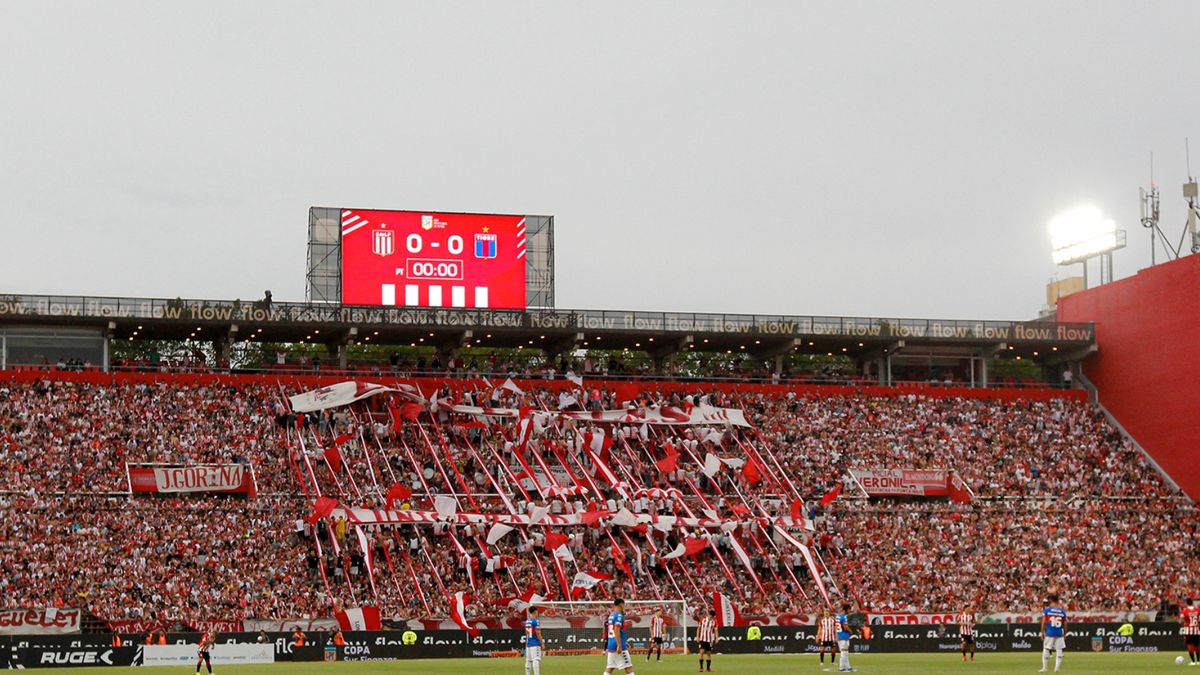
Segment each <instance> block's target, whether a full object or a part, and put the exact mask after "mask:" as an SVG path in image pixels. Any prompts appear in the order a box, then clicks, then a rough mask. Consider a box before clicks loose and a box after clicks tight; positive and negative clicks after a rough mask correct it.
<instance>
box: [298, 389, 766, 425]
mask: <svg viewBox="0 0 1200 675" xmlns="http://www.w3.org/2000/svg"><path fill="white" fill-rule="evenodd" d="M387 392H397V393H399V394H401V395H403V396H404V397H405V398H408V399H410V400H414V401H421V402H423V403H425V404H426V405H428V404H429V401H427V400H426V399H424V398H421V397H420V396H419V395H418V394H417V391H416V388H415V387H413V386H412V385H406V384H402V385H399V387H397V388H392V387H385V386H383V385H382V384H372V383H370V382H353V381H351V382H338V383H337V384H331V385H329V386H328V387H321V388H320V389H314V390H312V391H306V392H304V393H303V394H297V395H295V396H292V397H290V399H289V400H290V401H291V402H292V411H293V412H298V413H305V412H314V411H318V410H327V409H329V408H339V407H341V406H345V405H350V404H351V403H354V402H355V401H360V400H362V399H364V398H367V397H369V396H374V395H376V394H383V393H387ZM436 407H439V409H444V410H449V411H450V412H454V413H458V414H460V415H473V416H476V417H514V418H515V417H520V416H521V414H520V413H521V411H520V410H517V409H516V408H485V407H480V406H470V405H456V406H449V407H444V406H441V405H439V406H436ZM539 415H544V416H546V417H550V416H558V417H561V418H562V419H571V420H580V421H584V422H598V423H615V424H656V425H660V424H661V425H681V426H700V425H714V426H724V425H727V424H728V425H732V426H735V427H749V426H750V423H749V422H747V421H746V415H745V413H743V412H742V411H741V410H738V409H736V408H714V407H712V406H710V405H697V406H687V407H684V408H677V407H674V406H662V407H657V408H631V409H629V410H594V411H592V412H548V413H539Z"/></svg>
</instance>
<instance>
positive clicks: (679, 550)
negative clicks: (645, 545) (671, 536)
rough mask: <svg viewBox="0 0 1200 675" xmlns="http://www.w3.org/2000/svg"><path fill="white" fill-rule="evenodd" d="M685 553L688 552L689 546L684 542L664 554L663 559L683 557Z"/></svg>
mask: <svg viewBox="0 0 1200 675" xmlns="http://www.w3.org/2000/svg"><path fill="white" fill-rule="evenodd" d="M684 553H687V547H686V546H684V545H683V544H680V545H678V546H676V547H675V550H673V551H671V552H670V553H668V554H666V555H664V556H663V557H662V559H663V560H670V559H672V558H682V557H683V554H684Z"/></svg>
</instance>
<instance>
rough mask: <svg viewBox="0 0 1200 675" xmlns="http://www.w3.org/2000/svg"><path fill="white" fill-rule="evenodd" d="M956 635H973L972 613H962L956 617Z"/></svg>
mask: <svg viewBox="0 0 1200 675" xmlns="http://www.w3.org/2000/svg"><path fill="white" fill-rule="evenodd" d="M958 634H959V635H975V615H974V614H973V613H971V612H963V613H962V614H959V615H958Z"/></svg>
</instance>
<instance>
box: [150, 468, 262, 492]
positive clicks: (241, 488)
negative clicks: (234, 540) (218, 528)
mask: <svg viewBox="0 0 1200 675" xmlns="http://www.w3.org/2000/svg"><path fill="white" fill-rule="evenodd" d="M128 469H129V488H130V490H132V491H133V492H157V493H180V492H222V493H228V494H245V495H248V496H250V497H253V496H254V495H255V488H254V472H253V469H252V468H251V467H250V466H249V465H247V464H198V465H195V466H163V465H153V466H149V465H135V464H130V465H128Z"/></svg>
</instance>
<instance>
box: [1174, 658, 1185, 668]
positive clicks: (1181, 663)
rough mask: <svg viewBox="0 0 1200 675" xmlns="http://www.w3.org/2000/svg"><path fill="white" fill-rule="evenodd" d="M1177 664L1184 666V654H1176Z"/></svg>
mask: <svg viewBox="0 0 1200 675" xmlns="http://www.w3.org/2000/svg"><path fill="white" fill-rule="evenodd" d="M1175 664H1176V665H1180V666H1182V665H1183V657H1182V656H1176V657H1175Z"/></svg>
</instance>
